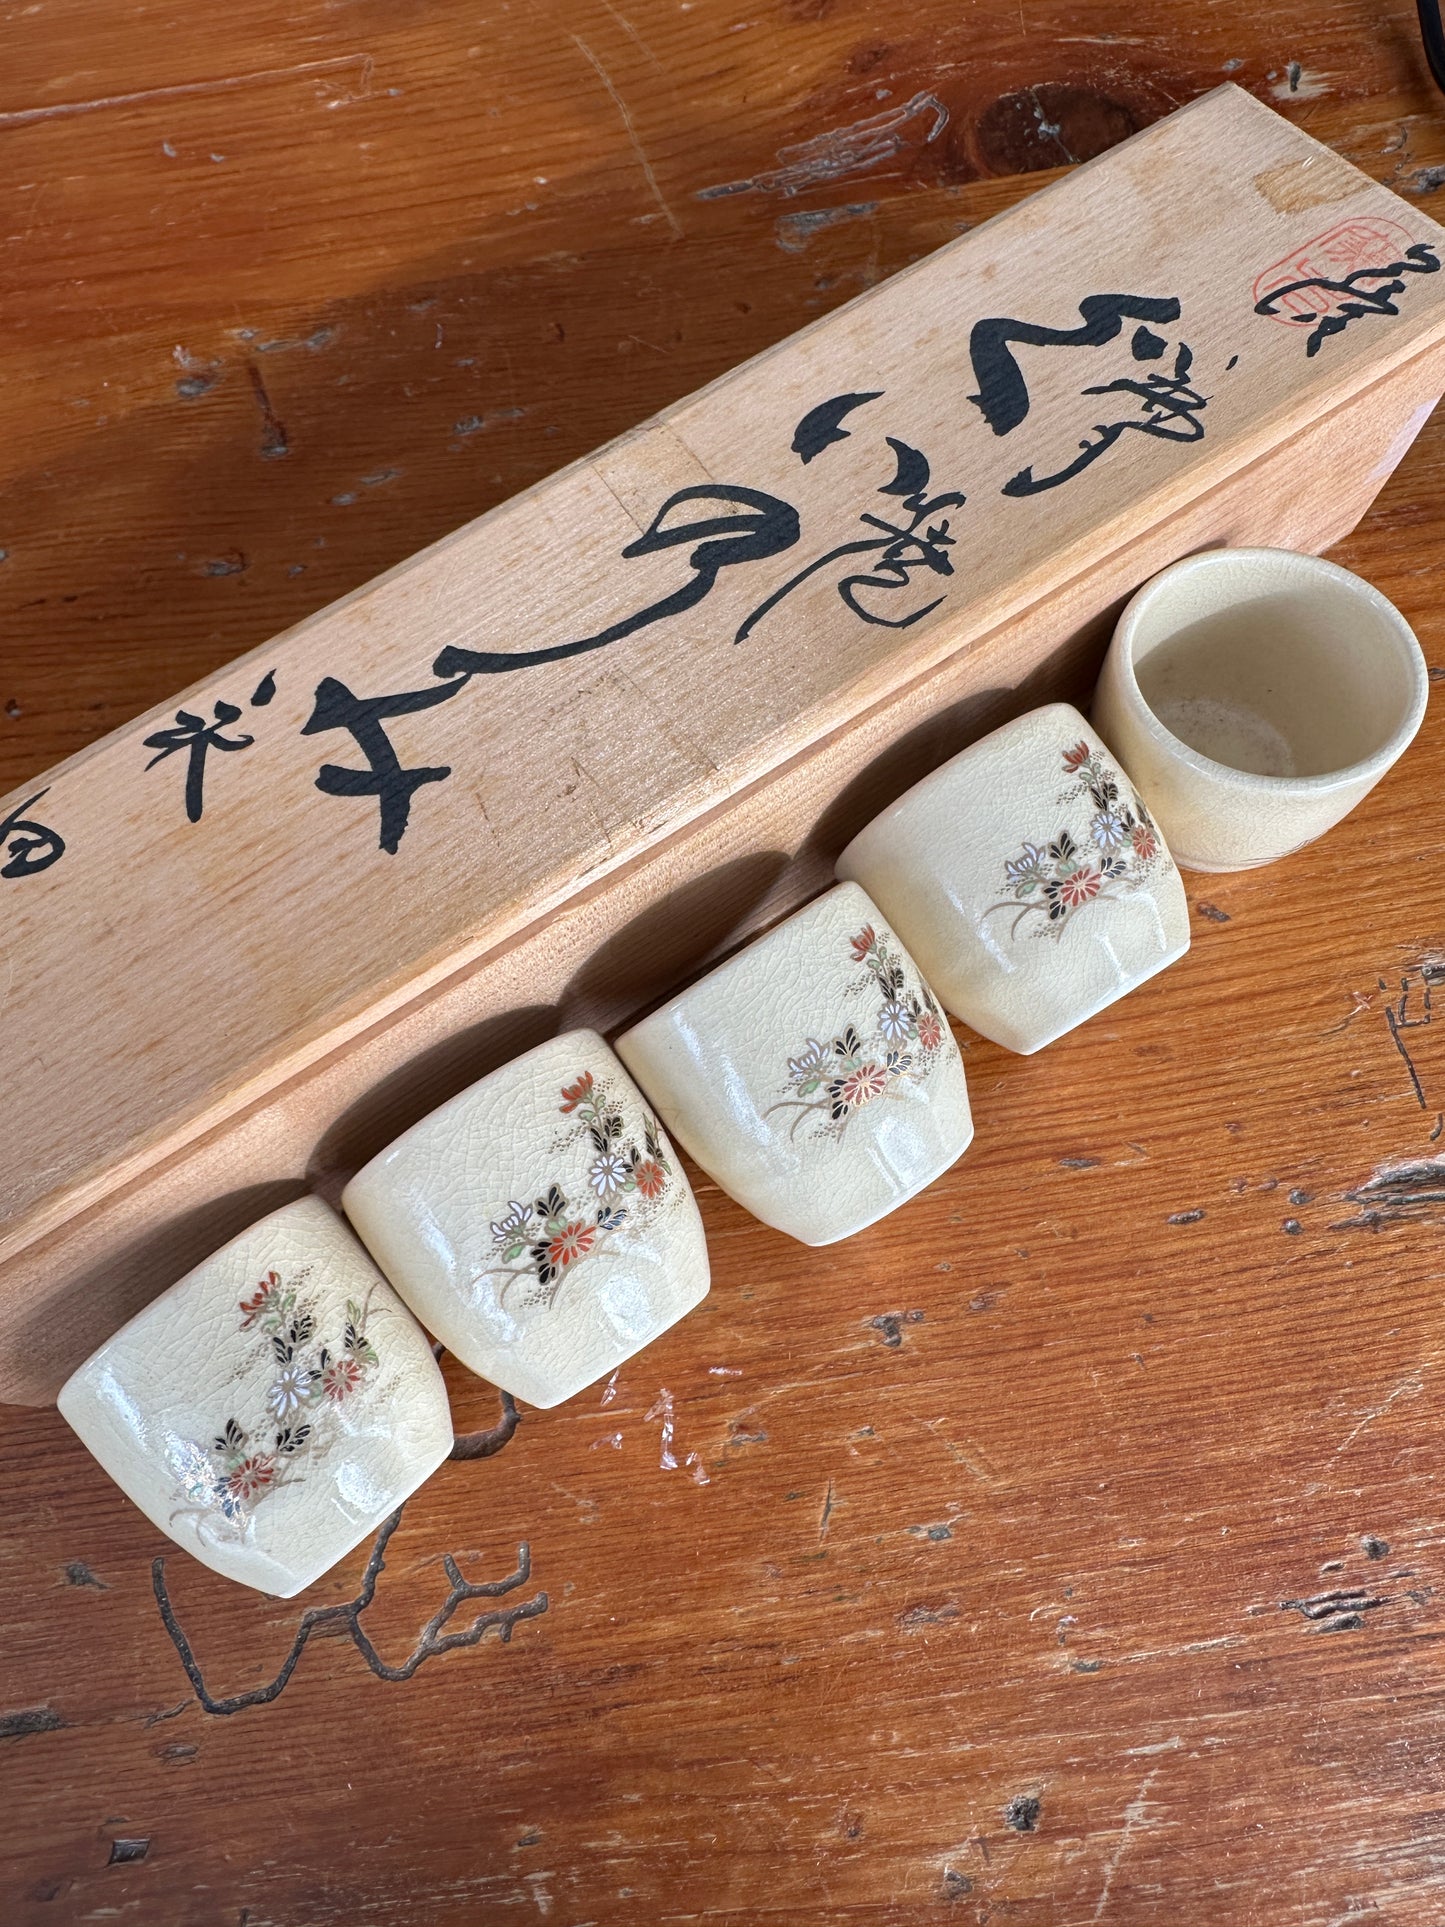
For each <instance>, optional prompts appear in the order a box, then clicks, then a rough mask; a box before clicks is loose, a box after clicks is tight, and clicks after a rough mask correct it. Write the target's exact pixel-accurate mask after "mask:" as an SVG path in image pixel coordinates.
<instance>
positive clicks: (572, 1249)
mask: <svg viewBox="0 0 1445 1927" xmlns="http://www.w3.org/2000/svg"><path fill="white" fill-rule="evenodd" d="M596 1239H597V1227H596V1225H595V1224H588V1223H587V1221H586V1219H585V1218H577V1219H575V1220H574V1221H573V1223H571V1224H569V1225H568V1226H567V1227H566V1228H565V1229H564V1230H562V1231H559V1232H558V1233H557V1236H556V1237H555V1238H554V1239H553V1240H552V1242H551V1243H550V1244H549V1245H548V1247H547V1257H548V1259H549V1261H550V1262H551V1264H552V1265H553V1266H554V1268H555V1269H556V1270H558V1271H561V1270H562V1268H563V1267H564V1266H565V1265H571V1264H575V1263H576V1262H577V1260H578V1259H579V1258H585V1257H586V1256H587V1253H588V1252H589V1251H590V1250H591V1249H592V1246H593V1244H594V1243H595V1242H596Z"/></svg>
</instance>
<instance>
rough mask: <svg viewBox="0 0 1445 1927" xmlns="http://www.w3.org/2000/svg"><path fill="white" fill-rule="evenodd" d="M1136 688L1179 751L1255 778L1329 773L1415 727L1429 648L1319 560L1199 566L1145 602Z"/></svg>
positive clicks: (1239, 557)
mask: <svg viewBox="0 0 1445 1927" xmlns="http://www.w3.org/2000/svg"><path fill="white" fill-rule="evenodd" d="M1132 664H1133V670H1134V677H1135V680H1136V682H1137V684H1138V687H1139V693H1140V695H1141V696H1142V697H1143V699H1144V701H1145V702H1146V703H1147V704H1148V706H1149V708H1150V709H1151V710H1152V711H1153V712H1154V714H1155V716H1157V717H1158V719H1159V721H1160V722H1161V723H1162V724H1163V725H1164V727H1165V728H1166V729H1167V730H1168V731H1169V732H1170V733H1171V735H1174V736H1176V737H1178V738H1179V740H1180V741H1181V742H1184V743H1186V744H1188V746H1189V747H1190V748H1191V749H1193V750H1196V751H1197V752H1198V753H1199V754H1200V755H1202V756H1207V757H1209V758H1210V759H1211V760H1212V761H1213V762H1216V763H1222V764H1224V765H1225V766H1226V767H1228V768H1230V769H1235V770H1242V771H1245V772H1247V773H1249V774H1251V775H1255V776H1272V777H1285V778H1298V777H1311V776H1328V775H1334V774H1338V773H1341V772H1344V771H1346V770H1350V769H1352V768H1354V767H1355V766H1357V765H1359V764H1362V763H1369V762H1370V761H1371V760H1372V759H1373V758H1375V757H1377V756H1379V755H1381V754H1382V753H1383V752H1385V751H1386V750H1388V749H1389V748H1390V746H1391V745H1392V742H1393V741H1394V739H1395V738H1397V736H1398V735H1399V734H1400V732H1401V731H1403V730H1406V729H1410V730H1413V727H1414V724H1415V722H1417V721H1418V716H1417V714H1416V710H1417V706H1418V702H1419V690H1420V677H1421V669H1420V661H1419V646H1418V644H1417V643H1416V642H1415V638H1414V636H1413V634H1412V633H1411V631H1410V629H1409V626H1408V625H1407V624H1406V622H1405V620H1404V618H1403V616H1401V615H1400V614H1399V612H1398V610H1396V609H1395V608H1394V607H1393V606H1392V605H1391V604H1390V603H1389V602H1388V601H1387V600H1386V598H1385V597H1384V596H1382V595H1381V594H1380V593H1379V591H1378V590H1376V589H1373V588H1372V587H1371V586H1370V585H1369V583H1367V582H1362V581H1361V580H1360V579H1359V578H1358V577H1357V576H1352V575H1350V574H1349V573H1348V572H1347V571H1345V570H1343V569H1340V568H1337V567H1335V566H1334V565H1333V564H1331V563H1325V562H1320V561H1318V560H1317V559H1316V558H1314V557H1309V556H1296V555H1292V554H1286V553H1284V552H1275V551H1252V552H1245V551H1229V550H1221V551H1218V552H1217V553H1211V554H1207V555H1201V556H1198V557H1194V558H1191V559H1190V560H1189V561H1188V562H1186V563H1184V564H1181V565H1179V566H1178V568H1177V569H1175V570H1170V571H1168V572H1166V574H1165V576H1163V577H1161V578H1160V579H1159V580H1158V581H1157V582H1156V583H1154V584H1153V585H1151V587H1150V588H1149V589H1147V590H1146V591H1145V592H1144V593H1143V595H1141V596H1140V598H1139V599H1138V604H1137V607H1136V610H1135V613H1134V625H1133V635H1132Z"/></svg>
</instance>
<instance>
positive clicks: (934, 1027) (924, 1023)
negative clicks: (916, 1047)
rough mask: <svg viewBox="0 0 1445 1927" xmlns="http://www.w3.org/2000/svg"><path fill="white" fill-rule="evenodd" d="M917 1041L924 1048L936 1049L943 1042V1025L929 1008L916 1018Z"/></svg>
mask: <svg viewBox="0 0 1445 1927" xmlns="http://www.w3.org/2000/svg"><path fill="white" fill-rule="evenodd" d="M918 1041H919V1043H920V1044H921V1045H922V1046H923V1048H924V1049H925V1050H937V1049H938V1047H939V1045H940V1044H941V1043H942V1042H943V1025H942V1024H941V1023H940V1022H939V1021H938V1018H937V1017H936V1016H935V1015H934V1014H933V1012H932V1011H931V1010H925V1011H924V1012H923V1013H922V1014H921V1015H920V1017H919V1019H918Z"/></svg>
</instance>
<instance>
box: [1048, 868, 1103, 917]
mask: <svg viewBox="0 0 1445 1927" xmlns="http://www.w3.org/2000/svg"><path fill="white" fill-rule="evenodd" d="M1103 887H1104V878H1103V875H1102V873H1101V872H1100V871H1098V870H1096V869H1094V868H1093V867H1092V866H1091V865H1086V866H1085V867H1084V868H1083V869H1081V870H1075V871H1074V872H1073V874H1072V875H1070V876H1066V877H1060V879H1059V895H1060V896H1061V897H1062V898H1063V900H1064V902H1065V903H1066V904H1068V906H1069V908H1070V909H1071V910H1077V909H1078V908H1079V905H1080V904H1082V903H1087V902H1088V901H1089V899H1090V898H1091V897H1096V896H1098V894H1099V892H1100V890H1102V889H1103Z"/></svg>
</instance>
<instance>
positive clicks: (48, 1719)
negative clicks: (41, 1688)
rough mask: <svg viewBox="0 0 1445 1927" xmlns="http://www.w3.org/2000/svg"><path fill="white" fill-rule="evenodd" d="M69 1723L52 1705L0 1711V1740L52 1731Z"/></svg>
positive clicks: (20, 1738) (22, 1737) (23, 1737)
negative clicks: (6, 1711)
mask: <svg viewBox="0 0 1445 1927" xmlns="http://www.w3.org/2000/svg"><path fill="white" fill-rule="evenodd" d="M69 1724H70V1722H69V1721H68V1720H63V1719H62V1718H61V1717H60V1715H59V1714H58V1713H57V1712H56V1711H55V1709H54V1707H53V1706H29V1707H26V1708H25V1709H24V1711H23V1712H19V1713H0V1740H23V1739H26V1738H27V1737H28V1736H29V1735H30V1734H31V1733H54V1732H56V1731H57V1730H58V1729H59V1728H60V1727H62V1726H68V1725H69Z"/></svg>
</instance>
